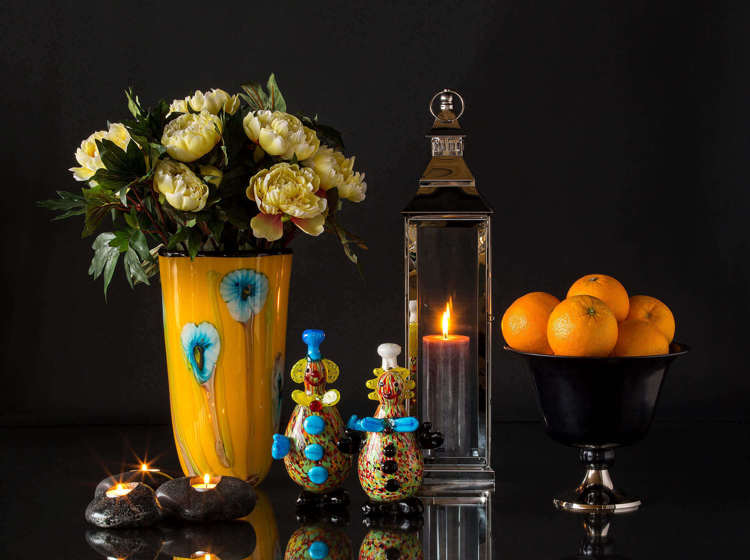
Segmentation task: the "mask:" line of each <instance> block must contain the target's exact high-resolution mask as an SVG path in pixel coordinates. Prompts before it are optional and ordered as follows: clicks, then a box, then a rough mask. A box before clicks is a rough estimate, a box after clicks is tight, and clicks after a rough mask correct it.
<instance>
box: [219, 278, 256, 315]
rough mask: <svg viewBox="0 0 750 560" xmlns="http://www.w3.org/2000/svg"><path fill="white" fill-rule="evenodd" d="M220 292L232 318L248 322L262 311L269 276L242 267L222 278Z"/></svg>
mask: <svg viewBox="0 0 750 560" xmlns="http://www.w3.org/2000/svg"><path fill="white" fill-rule="evenodd" d="M219 293H221V298H222V299H223V300H224V301H225V302H226V304H227V308H228V309H229V314H230V315H231V316H232V319H234V320H235V321H239V322H240V323H246V322H247V321H249V320H250V318H251V317H252V316H253V315H257V314H258V313H260V310H261V309H263V304H265V303H266V297H268V278H266V276H265V275H264V274H261V273H260V272H256V271H255V270H251V269H249V268H240V269H238V270H235V271H233V272H230V273H229V274H227V275H226V276H224V278H222V279H221V284H220V285H219Z"/></svg>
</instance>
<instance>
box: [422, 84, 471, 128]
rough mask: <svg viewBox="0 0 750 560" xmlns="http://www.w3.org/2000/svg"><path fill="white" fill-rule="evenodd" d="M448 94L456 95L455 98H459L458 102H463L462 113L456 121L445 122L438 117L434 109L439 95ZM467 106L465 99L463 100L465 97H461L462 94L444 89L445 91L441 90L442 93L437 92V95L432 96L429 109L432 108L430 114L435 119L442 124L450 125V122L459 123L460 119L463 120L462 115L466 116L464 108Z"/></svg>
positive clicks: (457, 116)
mask: <svg viewBox="0 0 750 560" xmlns="http://www.w3.org/2000/svg"><path fill="white" fill-rule="evenodd" d="M446 93H451V94H453V95H455V96H456V97H457V98H458V100H459V101H460V102H461V111H460V112H459V113H458V115H456V118H455V119H448V120H445V119H441V118H440V117H438V116H437V115H436V114H435V111H434V110H433V109H432V106H433V105H434V104H435V99H437V97H438V96H439V95H443V94H446ZM465 106H466V105H465V103H464V98H463V97H461V94H460V93H458V92H457V91H454V90H452V89H447V88H446V89H443V90H441V91H439V92H437V93H436V94H435V95H433V96H432V99H430V105H429V107H430V114H431V115H432V116H433V117H435V119H437V120H439V121H440V122H442V123H449V122H454V121H457V120H458V119H460V118H461V115H463V114H464V107H465Z"/></svg>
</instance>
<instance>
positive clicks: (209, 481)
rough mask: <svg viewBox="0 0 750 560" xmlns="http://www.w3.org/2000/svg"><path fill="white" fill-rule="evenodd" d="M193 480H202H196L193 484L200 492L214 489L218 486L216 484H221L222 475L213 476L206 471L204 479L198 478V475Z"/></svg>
mask: <svg viewBox="0 0 750 560" xmlns="http://www.w3.org/2000/svg"><path fill="white" fill-rule="evenodd" d="M193 480H201V482H195V483H193V484H192V485H191V486H192V487H193V488H194V489H195V490H197V491H198V492H205V491H206V490H213V489H214V488H216V485H217V484H219V481H220V480H221V477H220V476H213V477H212V476H211V475H210V474H208V473H205V474H204V475H203V479H198V478H197V477H196V478H195V479H193Z"/></svg>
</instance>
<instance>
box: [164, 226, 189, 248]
mask: <svg viewBox="0 0 750 560" xmlns="http://www.w3.org/2000/svg"><path fill="white" fill-rule="evenodd" d="M188 233H190V230H188V229H185V228H183V227H180V228H179V229H178V230H177V233H175V234H174V235H172V236H171V237H170V238H169V243H167V249H170V250H171V249H174V248H176V247H177V245H179V244H180V243H182V242H183V241H185V240H186V239H187V236H188Z"/></svg>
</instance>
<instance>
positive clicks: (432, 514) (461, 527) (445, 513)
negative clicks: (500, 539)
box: [422, 491, 492, 560]
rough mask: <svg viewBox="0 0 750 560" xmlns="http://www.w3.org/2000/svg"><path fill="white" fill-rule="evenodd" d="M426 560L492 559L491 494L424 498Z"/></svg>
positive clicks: (455, 494)
mask: <svg viewBox="0 0 750 560" xmlns="http://www.w3.org/2000/svg"><path fill="white" fill-rule="evenodd" d="M422 501H423V502H424V504H425V513H424V529H423V531H422V542H423V544H424V557H425V558H430V559H433V558H434V559H435V560H450V559H453V558H460V559H461V560H489V559H490V558H492V493H491V492H487V491H478V492H473V493H470V492H463V493H441V494H434V495H430V496H423V497H422Z"/></svg>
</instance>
